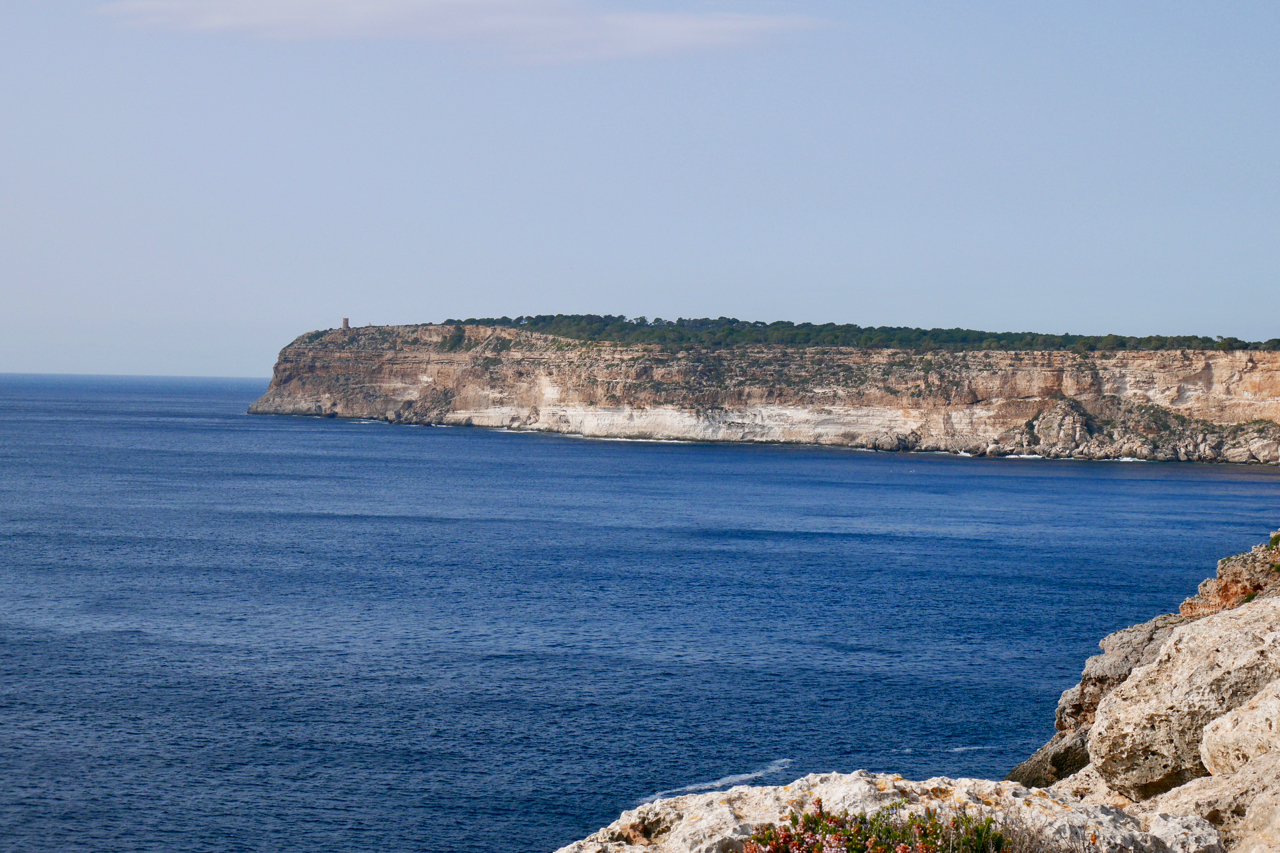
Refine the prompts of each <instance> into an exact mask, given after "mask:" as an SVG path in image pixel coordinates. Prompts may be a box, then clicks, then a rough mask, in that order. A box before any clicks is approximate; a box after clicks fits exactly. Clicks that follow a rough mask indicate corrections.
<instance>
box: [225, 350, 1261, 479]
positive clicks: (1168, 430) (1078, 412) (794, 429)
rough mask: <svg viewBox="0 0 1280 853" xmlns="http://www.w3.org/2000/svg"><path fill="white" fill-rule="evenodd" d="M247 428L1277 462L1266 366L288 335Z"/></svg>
mask: <svg viewBox="0 0 1280 853" xmlns="http://www.w3.org/2000/svg"><path fill="white" fill-rule="evenodd" d="M249 411H250V412H252V413H255V414H282V415H309V416H322V417H349V418H367V419H376V420H385V421H390V422H393V423H418V424H449V425H459V426H462V425H475V426H486V427H497V428H506V429H516V430H536V431H545V432H558V433H566V434H575V435H583V436H592V437H602V438H603V437H611V438H649V439H671V440H686V441H742V442H789V443H804V444H826V445H843V446H848V447H858V448H866V449H875V450H920V451H947V452H952V453H964V454H969V455H973V456H1005V455H1036V456H1044V457H1049V458H1064V457H1070V458H1084V459H1119V458H1133V459H1149V460H1181V461H1198V462H1217V461H1225V462H1245V463H1247V462H1252V463H1267V464H1277V463H1280V352H1272V351H1227V352H1219V351H1207V350H1161V351H1152V352H1141V351H1111V352H1092V353H1084V354H1078V353H1074V352H1066V351H1026V352H1005V351H969V352H931V353H918V352H909V351H905V350H891V349H857V348H849V347H788V346H781V345H759V346H744V347H735V348H725V349H687V350H681V351H669V350H664V349H663V348H661V347H658V346H653V345H625V346H624V345H619V344H612V343H608V342H600V341H578V340H572V339H569V338H560V337H555V336H551V335H545V334H539V333H535V332H527V331H524V330H521V329H520V328H518V327H517V328H513V327H493V326H462V325H425V326H365V327H361V328H354V329H333V330H328V331H318V332H312V333H309V334H306V335H302V336H301V337H299V338H297V339H296V340H295V341H293V342H292V343H291V344H289V345H288V346H286V347H285V348H284V349H283V350H282V351H281V353H280V357H279V360H278V361H277V362H276V366H275V371H274V375H273V377H272V380H271V385H270V387H269V388H268V390H267V393H266V394H264V395H263V396H262V398H261V399H259V400H258V401H257V402H255V403H254V404H253V405H252V406H251V407H250V409H249Z"/></svg>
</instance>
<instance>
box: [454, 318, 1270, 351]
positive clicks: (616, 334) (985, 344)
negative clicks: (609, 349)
mask: <svg viewBox="0 0 1280 853" xmlns="http://www.w3.org/2000/svg"><path fill="white" fill-rule="evenodd" d="M445 324H446V325H451V324H452V325H468V326H509V327H515V328H521V329H526V330H528V331H531V332H541V333H544V334H548V335H558V336H560V337H565V338H573V339H575V340H583V341H609V342H612V343H619V344H657V345H660V346H663V347H669V348H694V347H698V348H712V349H718V348H724V347H736V346H749V345H760V344H776V345H781V346H793V347H812V346H830V347H861V348H864V349H903V350H915V351H929V350H947V351H952V352H961V351H969V350H1067V351H1074V352H1078V353H1082V354H1083V353H1085V352H1096V351H1108V350H1177V349H1192V350H1280V338H1272V339H1271V340H1269V341H1264V342H1260V343H1259V342H1250V341H1242V340H1240V339H1239V338H1232V337H1226V338H1224V337H1221V336H1219V337H1205V336H1203V335H1175V336H1168V337H1167V336H1164V335H1148V336H1146V337H1126V336H1124V335H1041V334H1034V333H1029V332H982V331H976V330H973V329H915V328H910V327H907V326H858V325H854V324H837V323H790V322H786V321H781V322H775V323H764V322H746V321H743V320H737V319H734V318H732V317H718V318H716V319H711V318H700V319H686V318H681V319H678V320H663V319H662V318H654V319H652V320H650V319H648V318H647V317H631V318H628V317H624V316H622V315H620V314H538V315H535V316H528V317H523V316H522V317H516V318H514V319H512V318H510V317H485V318H474V317H473V318H469V319H466V320H446V321H445Z"/></svg>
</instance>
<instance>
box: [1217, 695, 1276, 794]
mask: <svg viewBox="0 0 1280 853" xmlns="http://www.w3.org/2000/svg"><path fill="white" fill-rule="evenodd" d="M1268 754H1276V755H1280V681H1273V682H1271V683H1270V684H1268V685H1267V686H1266V687H1264V688H1262V690H1260V691H1259V692H1258V694H1257V695H1255V696H1254V697H1253V698H1252V699H1250V700H1249V701H1248V702H1246V703H1245V704H1243V705H1241V706H1240V707H1239V708H1236V709H1235V710H1234V711H1231V712H1230V713H1227V714H1224V715H1222V716H1221V717H1218V718H1217V719H1216V720H1214V721H1213V722H1212V723H1210V724H1209V725H1207V726H1205V727H1204V734H1203V735H1202V737H1201V740H1200V760H1201V762H1203V764H1204V766H1205V768H1206V769H1207V770H1208V771H1209V772H1210V773H1212V774H1213V775H1214V776H1225V775H1228V774H1231V773H1236V772H1238V771H1239V770H1240V769H1241V768H1242V767H1244V766H1245V765H1246V764H1251V763H1253V762H1254V761H1255V760H1256V759H1258V758H1260V757H1261V756H1264V755H1268ZM1277 767H1278V768H1280V765H1277Z"/></svg>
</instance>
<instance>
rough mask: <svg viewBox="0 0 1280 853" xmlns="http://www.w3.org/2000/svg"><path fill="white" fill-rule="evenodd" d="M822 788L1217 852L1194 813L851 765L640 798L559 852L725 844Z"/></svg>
mask: <svg viewBox="0 0 1280 853" xmlns="http://www.w3.org/2000/svg"><path fill="white" fill-rule="evenodd" d="M814 798H820V799H821V800H822V802H823V806H824V808H826V809H827V810H828V811H833V812H839V811H848V812H850V813H869V812H874V811H876V810H878V809H882V808H885V807H887V806H891V805H893V804H897V803H902V802H903V801H905V802H906V804H907V805H906V806H905V807H906V808H908V809H910V810H915V811H922V810H923V809H925V808H933V809H939V810H941V811H947V810H959V809H965V810H968V811H970V812H976V813H982V814H993V815H997V816H1009V817H1013V818H1015V819H1018V820H1021V821H1023V822H1025V823H1026V824H1027V825H1028V826H1031V827H1036V828H1038V829H1040V830H1042V831H1043V832H1044V833H1045V834H1046V835H1048V836H1050V837H1054V838H1058V839H1060V840H1063V841H1071V842H1075V843H1080V844H1084V843H1086V842H1090V841H1092V842H1093V844H1094V846H1093V847H1092V848H1088V849H1090V850H1091V851H1097V853H1120V852H1121V851H1124V853H1222V850H1223V847H1222V844H1221V841H1220V839H1219V836H1218V833H1217V831H1216V830H1215V829H1214V828H1213V827H1212V826H1211V825H1210V824H1209V823H1208V822H1206V821H1204V820H1201V819H1200V818H1195V817H1170V816H1168V815H1157V814H1153V815H1149V816H1146V817H1145V818H1138V817H1133V816H1130V815H1127V814H1125V813H1124V812H1122V811H1120V810H1118V809H1115V808H1112V807H1109V806H1105V805H1093V804H1081V803H1076V802H1072V801H1070V800H1069V799H1068V798H1066V797H1062V796H1060V795H1057V794H1054V793H1051V792H1048V791H1043V790H1037V791H1032V790H1028V789H1027V788H1024V787H1022V786H1021V785H1017V784H1013V783H1010V782H990V781H986V780H982V779H946V778H937V779H929V780H927V781H924V782H909V781H907V780H905V779H903V778H902V777H901V776H884V775H876V774H872V773H867V772H865V771H859V772H857V773H850V774H847V775H842V774H839V773H825V774H814V775H812V776H806V777H804V778H803V779H799V780H797V781H796V782H793V783H792V784H790V785H785V786H778V787H760V788H753V787H747V786H741V787H737V788H732V789H730V790H729V791H724V792H720V793H711V794H692V795H689V796H684V797H675V798H673V799H669V800H658V801H656V802H652V803H645V804H644V805H642V806H639V807H638V808H636V809H633V810H631V811H628V812H624V813H623V814H622V816H621V817H620V818H619V819H618V820H616V821H614V822H613V823H612V824H610V825H609V826H607V827H605V828H604V829H602V830H600V831H599V832H596V833H595V834H593V835H591V836H590V837H588V838H586V839H584V840H582V841H578V842H575V843H573V844H570V845H569V846H568V847H564V848H562V849H561V850H560V851H559V853H641V851H644V853H729V852H730V851H740V850H741V849H742V843H743V841H745V840H746V839H747V838H748V837H750V835H751V833H752V832H754V831H755V829H756V828H757V827H760V826H765V825H769V824H777V823H782V822H785V821H786V820H787V818H788V817H789V816H790V814H791V813H792V812H793V811H803V810H804V809H805V808H807V807H809V805H810V804H811V803H812V802H813V800H814Z"/></svg>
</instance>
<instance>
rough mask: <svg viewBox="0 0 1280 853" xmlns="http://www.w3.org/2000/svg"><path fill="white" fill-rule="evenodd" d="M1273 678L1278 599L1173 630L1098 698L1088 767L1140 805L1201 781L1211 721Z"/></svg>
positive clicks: (1279, 648)
mask: <svg viewBox="0 0 1280 853" xmlns="http://www.w3.org/2000/svg"><path fill="white" fill-rule="evenodd" d="M1277 678H1280V599H1277V598H1269V599H1264V600H1260V601H1255V602H1253V603H1252V604H1250V605H1247V606H1244V607H1241V608H1239V609H1236V610H1230V611H1225V612H1222V613H1219V614H1216V615H1215V616H1212V617H1208V618H1205V619H1201V620H1199V621H1196V622H1192V623H1190V624H1187V625H1182V626H1179V627H1177V628H1175V629H1174V630H1173V632H1172V634H1170V636H1169V639H1168V640H1166V641H1165V643H1164V645H1163V646H1161V648H1160V653H1159V655H1158V656H1157V658H1156V660H1155V661H1154V662H1153V663H1151V664H1149V665H1147V666H1143V667H1139V668H1138V669H1135V670H1134V671H1133V673H1132V674H1131V675H1130V676H1129V678H1128V679H1127V680H1126V681H1125V682H1124V683H1123V684H1121V685H1120V686H1119V687H1117V688H1116V689H1115V690H1113V691H1112V692H1111V693H1110V694H1108V695H1107V696H1106V697H1105V698H1103V700H1102V702H1101V703H1100V704H1099V706H1098V710H1097V714H1096V717H1095V720H1094V724H1093V727H1092V729H1091V730H1090V733H1089V755H1090V756H1091V757H1092V759H1093V765H1094V767H1095V768H1096V769H1097V770H1098V772H1099V773H1100V774H1101V775H1102V777H1103V778H1104V779H1105V780H1106V781H1107V783H1108V784H1109V785H1110V786H1111V787H1112V788H1114V789H1115V790H1116V791H1118V792H1120V793H1122V794H1124V795H1125V796H1127V797H1129V798H1131V799H1133V800H1145V799H1148V798H1150V797H1153V796H1157V795H1159V794H1162V793H1164V792H1165V791H1168V790H1170V789H1172V788H1175V787H1178V786H1179V785H1183V784H1185V783H1187V782H1189V781H1191V780H1192V779H1195V778H1196V777H1199V776H1205V775H1208V770H1207V769H1206V768H1205V766H1204V764H1203V763H1202V762H1201V759H1200V744H1201V737H1202V733H1203V731H1204V729H1205V727H1206V726H1207V725H1208V724H1209V723H1211V722H1213V721H1214V720H1215V719H1216V718H1218V717H1220V716H1222V715H1224V714H1226V713H1227V712H1229V711H1231V710H1234V709H1235V708H1238V707H1240V706H1241V705H1243V704H1245V703H1246V702H1248V701H1249V700H1250V699H1252V698H1253V697H1254V696H1255V695H1256V694H1257V693H1258V692H1259V691H1260V690H1261V689H1262V688H1263V687H1265V686H1266V685H1267V684H1269V683H1270V682H1272V681H1274V680H1276V679H1277Z"/></svg>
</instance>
